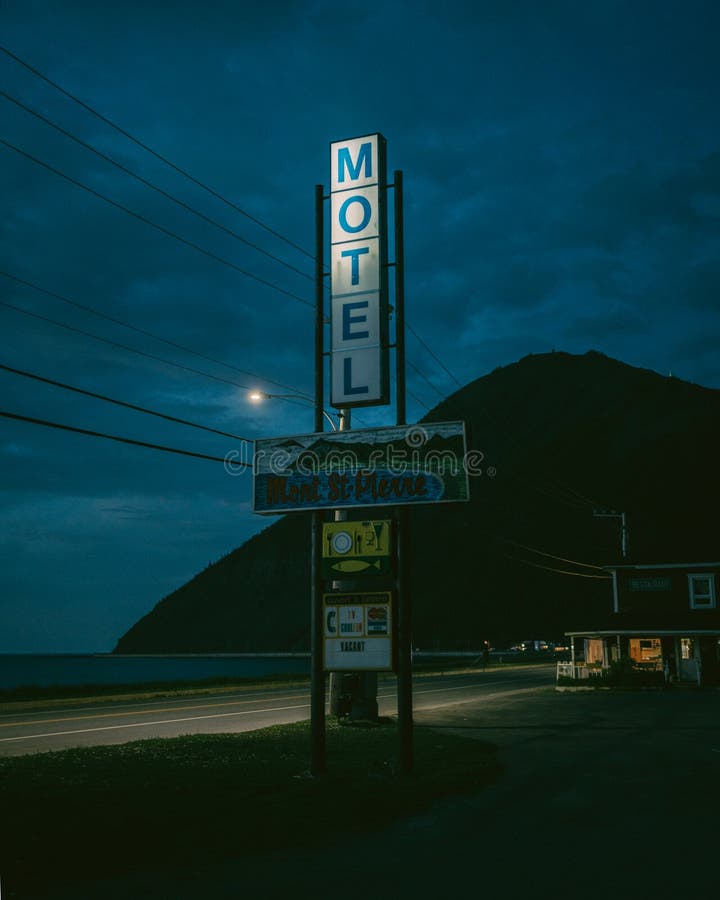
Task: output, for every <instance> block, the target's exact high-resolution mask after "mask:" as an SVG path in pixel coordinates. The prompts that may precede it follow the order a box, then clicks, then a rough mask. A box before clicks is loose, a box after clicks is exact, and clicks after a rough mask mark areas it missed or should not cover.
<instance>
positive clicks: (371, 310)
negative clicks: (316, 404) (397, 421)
mask: <svg viewBox="0 0 720 900" xmlns="http://www.w3.org/2000/svg"><path fill="white" fill-rule="evenodd" d="M385 193H386V175H385V139H384V138H383V136H382V135H381V134H371V135H367V136H366V137H360V138H351V139H349V140H345V141H337V142H335V143H333V144H331V145H330V222H331V226H330V276H331V296H332V300H331V320H332V338H331V347H330V349H331V379H330V383H331V390H330V394H331V396H330V402H331V404H332V405H333V406H336V407H353V406H380V405H384V404H386V403H388V402H389V395H390V385H389V374H388V348H387V345H388V305H387V222H386V220H387V215H386V203H385Z"/></svg>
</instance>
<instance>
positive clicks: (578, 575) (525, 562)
mask: <svg viewBox="0 0 720 900" xmlns="http://www.w3.org/2000/svg"><path fill="white" fill-rule="evenodd" d="M505 559H510V560H512V561H513V562H519V563H521V564H522V565H524V566H532V567H533V568H534V569H544V570H545V571H546V572H557V573H558V574H559V575H574V576H575V578H600V579H602V580H607V579H610V578H611V576H610V575H586V574H584V573H583V572H568V571H567V570H566V569H555V568H552V567H551V566H541V565H539V564H538V563H533V562H529V561H528V560H526V559H518V558H517V557H516V556H508V555H507V554H505Z"/></svg>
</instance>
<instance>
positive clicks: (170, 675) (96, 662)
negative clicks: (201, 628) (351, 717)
mask: <svg viewBox="0 0 720 900" xmlns="http://www.w3.org/2000/svg"><path fill="white" fill-rule="evenodd" d="M296 672H297V673H302V674H309V673H310V654H309V653H295V654H293V653H286V654H268V655H263V654H254V653H239V654H215V655H208V656H201V655H197V656H196V655H181V656H154V655H147V656H121V655H117V656H116V655H114V654H111V653H92V654H60V653H54V654H30V653H20V654H0V690H10V689H12V688H17V687H29V686H37V687H51V686H55V685H72V684H82V685H85V684H143V683H144V682H149V681H194V680H198V681H199V680H201V679H204V678H251V677H256V676H259V675H284V674H288V673H296Z"/></svg>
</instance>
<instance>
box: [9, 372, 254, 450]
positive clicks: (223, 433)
mask: <svg viewBox="0 0 720 900" xmlns="http://www.w3.org/2000/svg"><path fill="white" fill-rule="evenodd" d="M0 369H2V370H3V371H4V372H11V373H12V374H13V375H20V376H22V377H23V378H31V379H33V380H34V381H41V382H43V383H44V384H51V385H52V386H53V387H58V388H62V389H63V390H65V391H72V392H73V393H76V394H83V395H84V396H86V397H93V398H94V399H95V400H103V401H104V402H105V403H114V404H115V405H116V406H124V407H125V408H126V409H133V410H135V411H137V412H141V413H146V414H147V415H149V416H157V418H159V419H167V420H168V421H169V422H177V423H178V424H180V425H189V426H190V427H191V428H199V429H201V430H202V431H210V432H212V433H213V434H219V435H221V436H222V437H228V438H232V439H233V440H236V441H247V442H248V443H250V442H251V439H250V438H246V437H242V436H241V435H239V434H231V433H230V432H228V431H220V430H219V429H217V428H210V427H209V426H208V425H199V424H198V423H197V422H189V421H188V420H187V419H179V418H177V416H169V415H167V414H166V413H161V412H157V411H156V410H153V409H147V408H146V407H144V406H137V405H136V404H135V403H127V402H126V401H124V400H116V399H115V398H113V397H107V396H105V395H104V394H97V393H95V392H94V391H88V390H85V389H84V388H79V387H75V386H74V385H71V384H65V383H64V382H62V381H55V380H54V379H52V378H45V377H44V376H42V375H37V374H35V373H34V372H26V371H24V370H23V369H15V368H13V367H12V366H6V365H4V364H3V363H0Z"/></svg>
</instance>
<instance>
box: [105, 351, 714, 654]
mask: <svg viewBox="0 0 720 900" xmlns="http://www.w3.org/2000/svg"><path fill="white" fill-rule="evenodd" d="M455 419H463V420H465V421H466V423H467V427H468V434H469V444H470V447H472V448H474V449H476V450H479V451H481V452H482V453H483V454H484V464H483V475H482V476H480V477H476V478H472V479H471V492H472V499H471V502H469V503H464V504H451V505H448V506H442V505H441V506H436V507H432V506H427V507H424V508H423V507H417V508H415V509H412V510H411V511H410V526H411V547H412V551H411V552H412V562H411V571H412V584H411V587H412V595H413V602H414V613H413V615H414V627H413V632H414V633H413V643H414V645H415V646H416V647H420V648H421V649H425V650H427V649H438V648H443V649H474V648H477V647H478V646H480V644H481V641H482V640H483V639H486V638H487V639H489V640H490V641H491V643H493V644H494V645H495V646H504V645H505V644H506V642H512V641H515V640H519V639H525V638H528V639H529V638H543V639H546V640H561V637H562V634H563V632H564V631H566V630H570V629H572V628H574V627H585V626H588V625H592V624H595V623H596V622H599V621H603V620H604V619H606V618H607V616H608V614H609V613H610V611H611V609H612V599H611V588H610V582H609V581H608V580H602V579H598V578H595V577H579V576H583V575H584V576H597V575H602V574H603V573H602V572H599V571H597V570H594V569H588V568H583V567H579V566H577V565H575V564H573V563H571V562H567V561H563V560H558V559H553V558H550V557H546V556H540V555H538V554H536V553H533V552H531V551H529V550H528V549H527V547H534V548H537V549H540V550H542V551H545V552H546V553H550V554H554V555H555V556H558V557H563V558H565V559H566V560H576V561H580V562H583V563H589V564H592V565H599V566H601V565H606V564H612V563H617V562H619V561H620V535H619V523H618V521H617V520H616V519H608V518H606V519H600V518H594V517H593V508H594V507H605V508H614V509H616V510H620V511H624V512H625V513H626V514H627V518H628V524H629V529H630V554H631V556H630V560H629V561H633V560H635V561H638V562H662V561H667V562H684V561H688V560H699V559H700V558H701V557H708V556H710V557H712V558H715V557H716V556H717V546H716V542H715V537H716V532H717V528H716V524H715V518H716V515H717V509H718V506H719V505H720V504H719V501H720V479H718V478H717V446H718V437H719V434H718V422H719V421H720V391H716V390H710V389H707V388H702V387H698V386H696V385H693V384H688V383H686V382H683V381H680V380H678V379H676V378H672V377H663V376H661V375H658V374H656V373H654V372H650V371H646V370H642V369H637V368H633V367H631V366H627V365H624V364H623V363H620V362H617V361H616V360H612V359H609V358H607V357H605V356H603V355H601V354H599V353H595V352H591V353H588V354H585V355H584V356H572V355H569V354H566V353H550V354H543V355H538V356H529V357H526V358H525V359H523V360H521V361H520V362H518V363H516V364H513V365H511V366H507V367H505V368H501V369H498V370H496V371H495V372H493V373H492V374H490V375H488V376H485V377H483V378H480V379H478V380H477V381H474V382H472V383H471V384H469V385H467V386H466V387H464V388H462V389H461V390H459V391H457V393H455V394H454V395H452V396H451V397H449V398H448V399H447V400H445V401H444V402H442V403H441V404H440V405H439V406H437V407H436V408H435V409H434V410H432V412H431V413H430V414H428V416H427V417H426V420H427V421H449V420H455ZM491 469H492V470H494V474H491ZM370 514H372V513H370V512H369V511H363V512H361V513H360V514H359V516H358V517H367V516H368V515H370ZM520 545H526V546H525V547H522V546H520ZM530 563H531V564H532V565H530ZM543 567H544V568H543ZM548 568H555V569H561V570H564V571H570V572H574V573H576V577H571V576H569V575H566V574H561V573H559V572H551V571H548ZM308 583H309V524H308V517H307V516H305V515H303V514H296V515H294V516H292V515H291V516H287V517H285V518H284V519H281V520H279V521H277V522H275V523H274V524H273V525H271V526H270V527H269V528H267V529H265V530H264V531H262V532H261V533H260V534H258V535H256V536H255V537H253V538H252V539H251V540H249V541H248V542H247V543H246V544H244V545H243V546H242V547H240V548H238V549H237V550H235V551H233V552H232V553H230V554H229V555H228V556H226V557H225V558H223V559H221V560H220V561H219V562H217V563H216V564H214V565H212V566H210V567H209V568H208V569H206V570H205V571H204V572H202V573H201V574H199V575H198V576H197V577H196V578H194V579H193V580H192V581H190V582H189V583H188V584H186V585H184V586H183V587H181V588H180V589H179V590H177V591H175V592H174V593H173V594H171V595H170V596H168V597H166V598H165V599H164V600H162V601H161V602H160V603H159V604H158V605H157V606H156V607H155V609H154V610H152V611H151V612H150V613H149V614H148V615H147V616H145V617H144V618H143V619H141V620H140V621H139V622H138V623H137V624H136V625H135V626H133V628H131V629H130V631H129V632H128V633H127V634H126V635H124V636H123V637H122V638H121V639H120V641H119V643H118V646H117V650H118V651H120V652H123V653H140V652H160V653H162V652H211V651H215V652H222V651H293V650H307V649H308V647H309V614H308V598H307V585H308Z"/></svg>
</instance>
